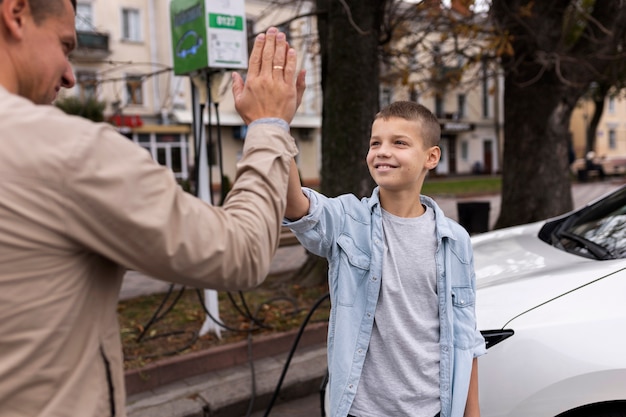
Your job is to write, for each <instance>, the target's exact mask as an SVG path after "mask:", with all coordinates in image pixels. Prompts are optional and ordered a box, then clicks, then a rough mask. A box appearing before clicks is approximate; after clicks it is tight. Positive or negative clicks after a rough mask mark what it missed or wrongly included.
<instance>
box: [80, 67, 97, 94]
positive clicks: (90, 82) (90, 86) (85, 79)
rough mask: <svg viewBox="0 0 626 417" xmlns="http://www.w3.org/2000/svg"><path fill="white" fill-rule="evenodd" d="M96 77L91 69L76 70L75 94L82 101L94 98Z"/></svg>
mask: <svg viewBox="0 0 626 417" xmlns="http://www.w3.org/2000/svg"><path fill="white" fill-rule="evenodd" d="M97 86H98V78H97V76H96V73H95V72H93V71H76V91H77V93H76V95H77V96H78V98H80V99H81V100H82V101H87V100H89V99H95V98H96V95H97V92H98V91H97Z"/></svg>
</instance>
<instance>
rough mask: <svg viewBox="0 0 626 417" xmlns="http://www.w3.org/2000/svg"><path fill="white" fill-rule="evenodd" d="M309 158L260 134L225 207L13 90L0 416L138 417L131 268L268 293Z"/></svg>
mask: <svg viewBox="0 0 626 417" xmlns="http://www.w3.org/2000/svg"><path fill="white" fill-rule="evenodd" d="M296 152H297V150H296V147H295V144H294V141H293V139H292V138H291V137H290V136H289V134H288V133H287V132H285V131H284V130H283V129H281V128H280V127H278V126H274V125H260V126H252V127H250V129H249V131H248V136H247V138H246V141H245V145H244V151H243V156H242V158H241V161H240V162H239V164H238V166H237V180H236V181H235V183H234V187H233V190H232V192H231V193H230V195H229V197H228V199H227V200H226V201H225V203H224V205H223V208H216V207H212V206H210V205H208V204H206V203H204V202H202V201H201V200H199V199H196V198H194V197H192V196H191V195H189V194H187V193H185V192H183V191H182V189H181V188H180V187H179V186H178V185H177V183H176V182H175V180H174V177H173V175H172V173H171V171H169V170H167V169H166V168H163V167H161V166H159V165H158V164H156V163H155V162H153V160H152V159H151V157H150V155H149V154H148V153H147V152H146V151H145V150H143V149H142V148H140V147H138V146H137V145H135V144H134V143H132V142H131V141H129V140H128V139H126V138H124V137H123V136H120V135H118V134H117V133H116V132H115V131H114V130H113V129H112V128H111V127H110V126H108V125H106V124H93V123H91V122H88V121H86V120H84V119H81V118H77V117H69V116H66V115H65V114H63V113H62V112H61V111H59V110H57V109H55V108H54V107H52V106H35V105H33V104H32V103H31V102H29V101H27V100H25V99H22V98H20V97H18V96H15V95H12V94H9V93H8V92H7V91H6V90H4V89H3V88H2V87H0V415H1V416H2V417H17V416H19V417H24V416H28V417H31V416H38V417H44V416H45V417H63V416H78V417H103V416H112V415H114V416H125V415H126V412H125V389H124V375H123V363H122V349H121V344H120V337H119V330H118V324H117V314H116V306H117V301H118V291H119V288H120V285H121V282H122V276H123V274H124V272H125V270H126V269H136V270H139V271H143V272H145V273H147V274H148V275H151V276H153V277H157V278H160V279H163V280H168V281H173V282H177V283H182V284H186V285H190V286H194V287H199V288H215V289H220V290H225V289H231V290H232V289H243V288H250V287H254V286H256V285H258V284H259V283H260V282H261V281H262V280H263V279H264V277H265V276H266V274H267V272H268V270H269V265H270V261H271V257H272V256H273V254H274V252H275V250H276V248H277V246H278V239H279V232H280V222H281V220H282V215H283V212H284V209H285V196H286V192H287V178H288V172H289V165H290V161H291V158H292V157H293V156H294V155H295V154H296Z"/></svg>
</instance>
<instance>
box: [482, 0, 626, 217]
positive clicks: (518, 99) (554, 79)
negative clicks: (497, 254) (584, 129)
mask: <svg viewBox="0 0 626 417" xmlns="http://www.w3.org/2000/svg"><path fill="white" fill-rule="evenodd" d="M491 13H492V17H493V22H494V23H495V25H496V27H497V29H498V30H499V31H500V33H502V34H503V35H505V36H506V37H507V38H508V43H509V44H510V49H511V52H512V53H511V54H509V55H504V56H503V57H502V65H503V67H504V69H505V71H506V75H505V93H504V120H505V125H504V131H505V142H504V169H503V183H502V208H501V212H500V217H499V218H498V221H497V223H496V227H505V226H511V225H515V224H522V223H528V222H532V221H536V220H541V219H545V218H548V217H551V216H555V215H558V214H561V213H564V212H566V211H568V210H571V209H572V207H573V205H572V196H571V187H570V177H569V170H568V154H567V152H568V137H569V121H570V117H571V114H572V111H573V109H574V107H575V106H576V103H577V102H578V100H579V99H580V97H581V96H582V95H583V94H584V93H585V92H586V91H587V89H588V88H589V85H590V84H591V83H592V82H593V81H599V80H604V79H606V74H608V73H609V72H610V68H611V66H615V65H616V64H619V62H620V60H623V59H624V58H625V56H624V53H623V47H624V37H625V31H626V3H625V2H623V1H599V0H598V1H594V0H549V1H548V0H546V1H532V0H493V2H492V7H491Z"/></svg>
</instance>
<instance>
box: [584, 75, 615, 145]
mask: <svg viewBox="0 0 626 417" xmlns="http://www.w3.org/2000/svg"><path fill="white" fill-rule="evenodd" d="M610 88H611V86H610V85H608V84H606V83H600V86H599V87H598V89H597V90H596V91H595V92H594V95H593V115H592V116H591V120H590V121H589V126H587V132H586V133H585V140H586V148H585V150H586V152H585V155H586V154H587V152H591V151H595V150H596V134H597V133H596V132H597V131H598V124H600V119H601V118H602V113H604V100H605V99H606V97H607V94H608V93H609V90H610ZM585 155H583V157H584V156H585Z"/></svg>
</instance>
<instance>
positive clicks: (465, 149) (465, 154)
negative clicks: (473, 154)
mask: <svg viewBox="0 0 626 417" xmlns="http://www.w3.org/2000/svg"><path fill="white" fill-rule="evenodd" d="M461 159H463V160H464V161H467V160H468V159H469V144H468V143H467V141H466V140H464V141H462V142H461Z"/></svg>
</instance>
